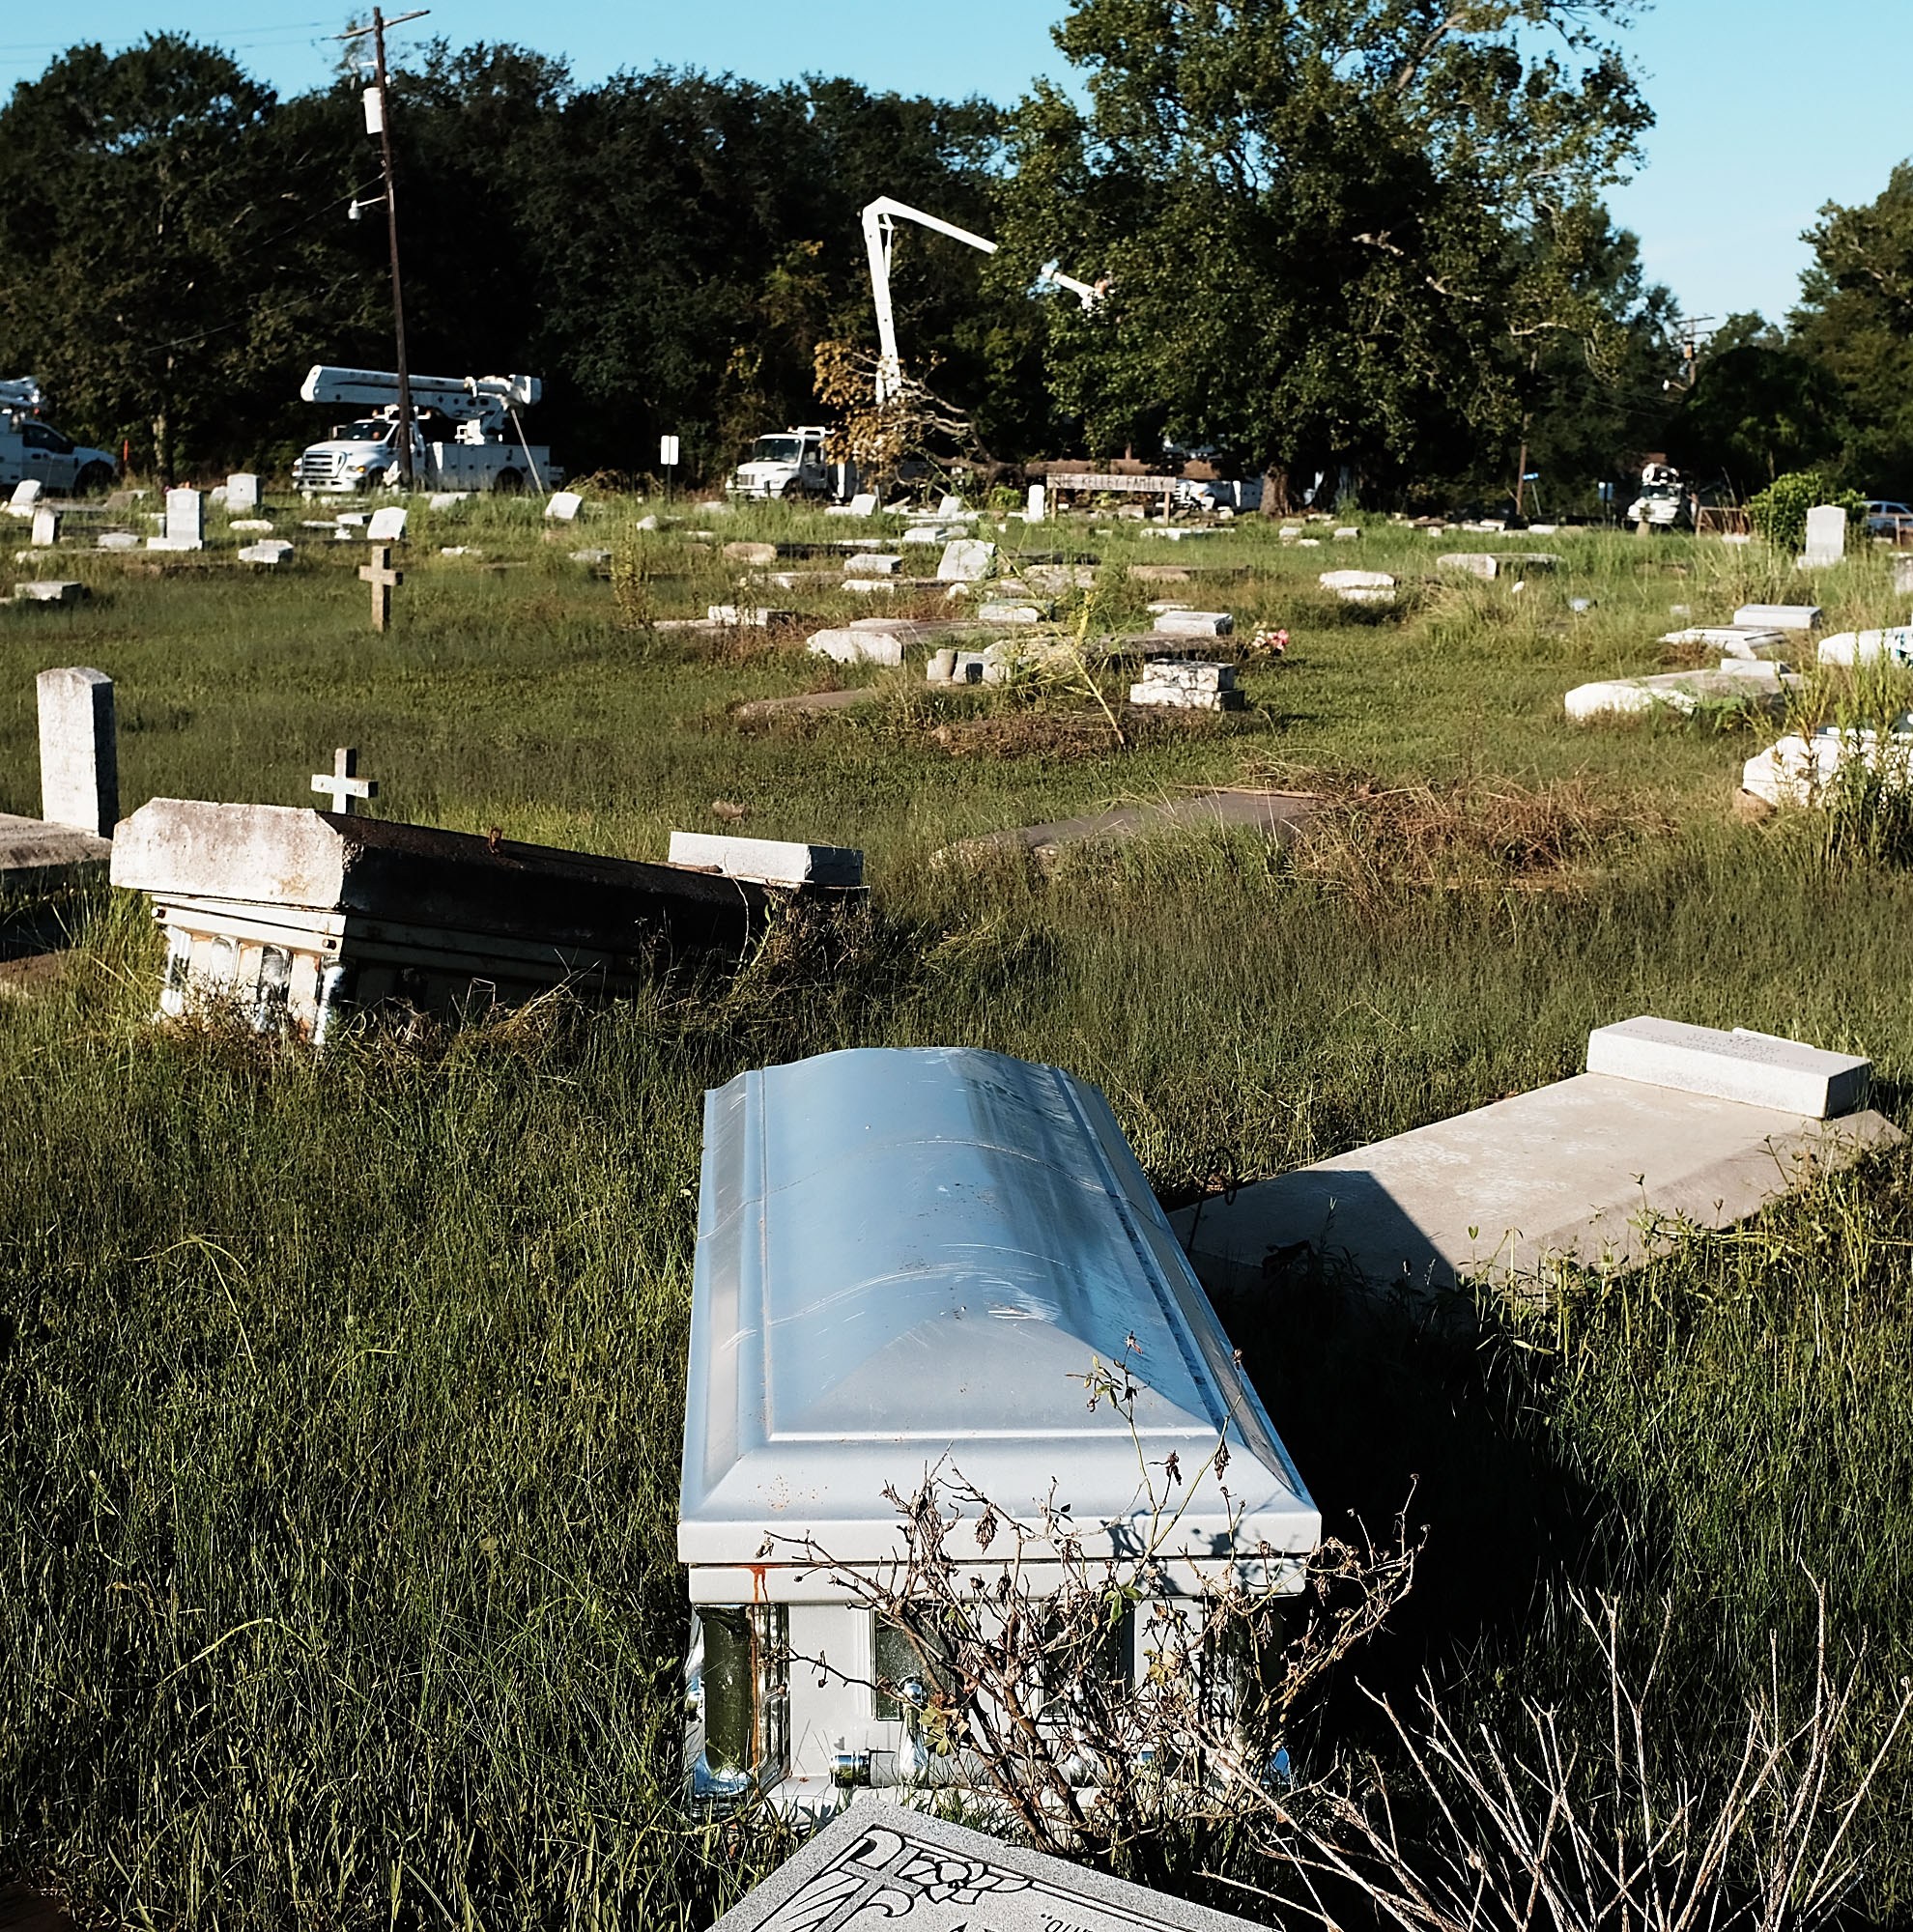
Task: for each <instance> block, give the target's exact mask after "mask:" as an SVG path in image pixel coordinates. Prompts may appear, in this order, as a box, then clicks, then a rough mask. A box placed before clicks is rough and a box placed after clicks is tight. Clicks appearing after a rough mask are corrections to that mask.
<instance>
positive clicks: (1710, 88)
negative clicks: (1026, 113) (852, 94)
mask: <svg viewBox="0 0 1913 1932" xmlns="http://www.w3.org/2000/svg"><path fill="white" fill-rule="evenodd" d="M1062 6H1063V0H960V4H957V5H955V6H935V5H926V4H922V0H919V4H915V5H910V4H904V0H703V4H702V5H695V4H691V5H687V4H686V0H558V4H556V5H548V6H544V7H540V8H536V9H527V8H525V7H524V6H522V5H508V4H506V0H443V3H442V4H441V5H439V6H437V7H435V8H434V9H433V12H432V15H431V18H430V19H429V20H428V21H421V22H419V23H418V25H417V26H415V27H412V28H409V29H406V30H404V31H405V32H406V33H408V34H421V33H424V32H435V33H443V34H444V35H445V36H446V37H447V38H449V39H451V40H452V41H454V42H459V43H464V42H469V41H478V40H515V41H519V42H523V43H528V44H530V45H532V46H535V47H537V48H539V49H540V50H541V51H543V52H546V53H553V54H558V55H562V56H563V57H565V58H566V59H568V60H569V61H570V62H571V64H572V67H573V70H574V71H575V72H576V73H577V74H578V76H579V77H580V78H581V79H584V80H595V79H599V78H601V77H602V76H603V75H605V74H607V73H609V72H611V71H614V70H615V69H617V68H620V67H636V68H643V67H648V66H651V65H653V64H654V63H656V62H659V61H664V62H670V63H672V64H685V65H695V66H699V67H703V68H707V69H710V70H712V71H731V72H735V73H738V74H742V75H744V76H746V77H748V78H751V79H755V80H781V79H785V78H790V77H794V76H796V75H799V74H801V73H803V72H805V71H817V72H827V73H848V74H850V75H851V76H852V77H853V78H855V79H858V80H862V81H864V82H866V83H867V84H868V85H871V86H873V87H879V88H898V89H900V90H904V91H907V92H912V93H943V94H970V93H976V94H985V95H988V96H991V97H992V98H994V99H1014V97H1015V96H1016V95H1017V94H1018V93H1019V92H1020V91H1021V90H1022V89H1023V88H1024V87H1025V86H1026V85H1027V84H1028V82H1029V79H1030V77H1031V76H1032V75H1033V74H1036V73H1039V72H1049V73H1055V74H1059V75H1060V74H1062V72H1063V71H1064V67H1063V62H1062V60H1061V58H1060V56H1058V54H1057V53H1056V50H1055V47H1054V46H1053V44H1052V43H1051V42H1050V39H1049V34H1048V25H1049V22H1050V21H1051V20H1052V19H1053V18H1055V17H1056V16H1057V14H1059V13H1060V11H1061V9H1062ZM388 11H393V12H403V11H405V0H391V4H390V6H389V7H388ZM344 13H345V10H344V9H341V10H340V11H339V13H338V14H329V13H328V0H197V4H195V5H193V6H191V7H189V8H188V7H185V6H175V5H174V4H172V0H68V4H66V5H64V6H62V7H61V8H59V9H58V10H57V11H48V12H35V11H32V10H28V9H24V8H15V9H11V10H10V11H9V14H8V15H7V20H6V24H5V25H4V26H0V87H5V86H11V85H12V83H13V82H14V81H16V80H20V79H24V78H28V77H30V76H31V75H32V74H34V73H36V72H38V71H39V70H40V69H41V68H42V67H43V65H44V64H45V61H46V60H47V58H48V57H49V55H50V54H51V53H52V52H54V51H55V50H57V48H58V47H59V46H60V45H64V44H66V43H68V42H71V41H73V40H80V39H88V40H99V41H101V42H103V43H106V44H107V45H109V46H115V45H121V44H124V43H126V42H128V40H134V39H137V38H138V37H139V36H141V35H142V34H144V33H147V32H149V31H153V30H157V29H159V28H168V27H177V28H181V29H185V30H188V31H191V32H193V33H195V34H197V35H199V36H200V37H201V38H203V39H208V40H214V41H217V42H219V43H222V44H224V45H226V46H228V47H231V48H232V49H233V50H234V51H235V52H237V53H238V54H239V55H240V56H241V58H242V59H243V61H244V62H245V64H246V65H247V66H248V67H249V68H250V69H251V70H252V71H254V72H255V73H258V74H259V75H261V76H262V77H263V78H265V79H267V80H269V81H271V82H272V83H273V84H274V85H276V86H278V87H280V88H281V89H286V90H293V89H298V88H301V87H307V86H311V85H313V84H314V83H316V82H318V81H320V80H323V79H324V78H325V76H326V74H327V73H328V71H329V67H330V59H331V48H330V47H329V46H328V44H327V42H326V39H325V37H326V36H327V35H328V34H331V33H336V32H337V31H338V29H339V27H340V26H342V25H343V24H344V23H345V22H344ZM56 18H57V21H58V27H57V29H56V28H55V27H54V26H53V24H52V23H53V22H54V21H55V19H56ZM63 37H64V38H63ZM1625 39H1626V43H1627V44H1628V46H1629V48H1630V51H1631V53H1632V55H1633V57H1634V59H1635V60H1636V62H1637V64H1638V65H1639V66H1640V68H1641V69H1642V72H1643V74H1644V76H1645V81H1646V92H1647V97H1648V99H1649V100H1650V101H1651V102H1652V103H1653V106H1654V109H1655V111H1656V114H1657V115H1658V117H1659V126H1658V127H1657V128H1655V130H1654V132H1653V133H1652V135H1651V136H1650V137H1649V141H1648V153H1647V163H1646V166H1645V167H1644V169H1643V170H1642V173H1641V175H1640V177H1639V178H1638V179H1637V180H1636V181H1635V182H1634V183H1632V184H1631V185H1628V186H1626V187H1624V188H1621V189H1619V190H1617V191H1616V192H1615V193H1614V195H1613V197H1612V202H1613V208H1614V210H1615V213H1617V215H1618V216H1619V218H1620V219H1621V220H1622V221H1623V222H1625V223H1626V225H1628V226H1629V227H1631V228H1633V229H1634V230H1635V231H1636V233H1638V234H1639V235H1640V236H1641V238H1642V252H1643V256H1644V259H1645V261H1646V265H1647V268H1648V270H1649V272H1650V273H1651V274H1652V275H1653V276H1655V277H1656V278H1657V279H1659V280H1661V281H1665V282H1666V283H1668V284H1669V286H1670V287H1671V288H1672V289H1673V291H1674V293H1675V295H1676V296H1677V297H1678V298H1679V299H1680V302H1681V305H1682V307H1683V308H1684V309H1685V311H1686V312H1687V313H1688V314H1689V315H1694V316H1699V315H1713V316H1717V317H1718V316H1724V315H1726V314H1727V313H1728V312H1730V311H1732V310H1735V309H1748V308H1757V309H1760V310H1762V311H1763V312H1764V313H1766V314H1767V315H1768V316H1769V317H1778V316H1780V315H1782V314H1784V313H1785V310H1786V308H1787V307H1788V306H1789V305H1790V304H1791V302H1792V300H1793V298H1794V295H1795V292H1796V290H1797V287H1798V282H1799V274H1800V270H1801V268H1802V267H1803V266H1804V264H1805V262H1806V261H1807V258H1808V251H1807V249H1806V247H1805V245H1804V244H1803V243H1802V242H1801V241H1800V239H1799V238H1800V234H1801V231H1802V230H1803V229H1805V228H1806V227H1807V226H1808V225H1809V224H1810V223H1811V222H1812V221H1813V216H1814V213H1815V211H1816V210H1817V209H1818V208H1819V207H1820V206H1821V204H1822V203H1824V202H1827V201H1842V202H1852V201H1866V200H1870V199H1871V198H1872V197H1873V196H1874V195H1876V194H1877V193H1878V192H1879V191H1880V189H1881V188H1882V187H1883V186H1884V185H1885V184H1886V178H1887V174H1888V171H1889V170H1890V169H1891V168H1892V166H1893V164H1894V163H1895V162H1896V161H1897V160H1899V159H1902V158H1904V157H1905V156H1907V155H1908V154H1909V153H1913V121H1909V117H1908V114H1907V111H1906V109H1905V107H1904V106H1903V104H1902V102H1901V99H1900V97H1901V96H1902V95H1903V93H1904V90H1905V86H1906V75H1907V74H1908V72H1909V71H1913V5H1909V4H1908V0H1868V4H1865V5H1863V4H1860V0H1659V5H1658V6H1656V7H1655V8H1654V9H1653V10H1652V11H1651V12H1650V13H1648V14H1646V15H1644V16H1643V17H1642V19H1641V21H1640V22H1639V23H1638V24H1637V25H1636V26H1635V27H1634V28H1633V30H1632V31H1631V32H1629V33H1628V35H1627V36H1626V37H1625Z"/></svg>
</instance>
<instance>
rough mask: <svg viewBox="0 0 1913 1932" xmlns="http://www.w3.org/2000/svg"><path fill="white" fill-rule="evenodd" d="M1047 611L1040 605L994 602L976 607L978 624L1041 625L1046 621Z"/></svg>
mask: <svg viewBox="0 0 1913 1932" xmlns="http://www.w3.org/2000/svg"><path fill="white" fill-rule="evenodd" d="M1047 615H1048V613H1047V611H1045V610H1044V609H1043V607H1042V605H1041V604H1012V603H1007V602H995V603H989V604H984V605H981V606H979V607H978V610H977V622H978V623H979V624H1004V625H1020V624H1041V623H1043V622H1045V621H1046V619H1047Z"/></svg>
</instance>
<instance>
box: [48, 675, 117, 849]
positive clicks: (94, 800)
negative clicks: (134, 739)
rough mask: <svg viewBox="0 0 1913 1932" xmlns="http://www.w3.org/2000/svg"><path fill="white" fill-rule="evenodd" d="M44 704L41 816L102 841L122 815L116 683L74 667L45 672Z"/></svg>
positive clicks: (110, 834)
mask: <svg viewBox="0 0 1913 1932" xmlns="http://www.w3.org/2000/svg"><path fill="white" fill-rule="evenodd" d="M35 682H36V687H37V692H38V696H39V703H40V815H41V816H42V817H43V818H44V819H45V820H47V821H48V823H50V824H53V825H71V826H76V827H77V828H78V829H79V830H80V831H82V832H92V833H96V834H98V835H99V837H100V838H112V836H113V827H114V824H115V823H116V822H117V820H118V819H119V816H120V763H119V739H118V736H117V734H116V732H115V728H114V722H113V680H112V679H111V678H110V677H108V676H107V675H106V673H105V672H104V671H100V670H88V669H86V668H82V667H78V666H73V667H70V668H62V669H59V670H43V671H42V672H41V673H40V676H39V678H38V679H37V680H36V681H35Z"/></svg>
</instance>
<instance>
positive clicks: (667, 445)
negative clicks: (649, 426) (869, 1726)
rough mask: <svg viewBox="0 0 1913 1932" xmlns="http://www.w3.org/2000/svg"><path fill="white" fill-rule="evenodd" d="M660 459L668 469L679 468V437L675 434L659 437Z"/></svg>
mask: <svg viewBox="0 0 1913 1932" xmlns="http://www.w3.org/2000/svg"><path fill="white" fill-rule="evenodd" d="M658 461H659V462H660V463H661V464H663V465H664V467H665V468H666V469H676V468H677V439H676V438H675V437H674V436H661V437H659V438H658Z"/></svg>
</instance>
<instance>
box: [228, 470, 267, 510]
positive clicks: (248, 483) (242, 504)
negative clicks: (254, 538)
mask: <svg viewBox="0 0 1913 1932" xmlns="http://www.w3.org/2000/svg"><path fill="white" fill-rule="evenodd" d="M258 507H259V478H258V477H257V476H255V475H254V474H253V473H252V471H251V470H249V469H236V470H234V471H233V473H232V474H231V475H230V476H228V477H227V478H226V508H227V509H228V510H230V511H232V512H233V513H234V515H236V516H241V517H249V516H251V514H252V513H253V511H254V510H256V509H258Z"/></svg>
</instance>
